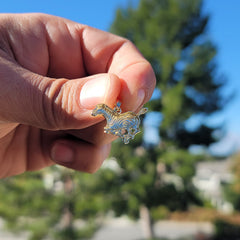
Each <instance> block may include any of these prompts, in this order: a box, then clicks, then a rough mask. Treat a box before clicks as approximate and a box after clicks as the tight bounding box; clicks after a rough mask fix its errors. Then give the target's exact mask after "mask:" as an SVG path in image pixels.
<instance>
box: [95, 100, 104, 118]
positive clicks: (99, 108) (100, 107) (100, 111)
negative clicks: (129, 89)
mask: <svg viewBox="0 0 240 240" xmlns="http://www.w3.org/2000/svg"><path fill="white" fill-rule="evenodd" d="M105 109H106V105H105V104H103V103H100V104H98V105H97V106H96V107H95V108H94V109H93V111H92V116H97V115H99V114H103V113H104V112H105Z"/></svg>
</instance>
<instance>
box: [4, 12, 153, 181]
mask: <svg viewBox="0 0 240 240" xmlns="http://www.w3.org/2000/svg"><path fill="white" fill-rule="evenodd" d="M154 87H155V76H154V72H153V70H152V68H151V66H150V64H149V63H148V62H147V61H146V60H145V59H144V57H143V56H142V55H141V54H140V53H139V51H138V50H137V49H136V47H135V46H134V45H133V44H132V43H131V42H130V41H128V40H127V39H124V38H121V37H119V36H116V35H112V34H110V33H107V32H103V31H100V30H97V29H94V28H91V27H89V26H86V25H81V24H78V23H75V22H72V21H69V20H66V19H62V18H58V17H54V16H50V15H44V14H18V15H15V14H0V178H3V177H7V176H12V175H16V174H20V173H23V172H25V171H32V170H38V169H41V168H44V167H47V166H50V165H52V164H55V163H57V164H60V165H63V166H66V167H69V168H72V169H76V170H79V171H85V172H94V171H96V170H97V169H98V168H99V167H100V166H101V164H102V162H103V160H104V159H105V158H106V157H107V156H108V154H109V151H110V145H111V142H112V141H113V140H114V139H115V138H114V137H113V136H111V135H108V134H104V131H103V127H104V125H105V123H104V122H103V117H100V116H99V117H93V116H91V111H92V109H94V107H95V106H96V104H98V103H105V104H107V105H109V106H111V107H113V106H114V105H115V103H116V102H117V100H120V101H121V103H122V109H123V111H127V110H131V111H138V110H139V109H140V108H141V107H142V106H143V104H144V103H146V102H147V101H148V100H149V99H150V97H151V95H152V92H153V89H154Z"/></svg>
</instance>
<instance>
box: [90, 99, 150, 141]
mask: <svg viewBox="0 0 240 240" xmlns="http://www.w3.org/2000/svg"><path fill="white" fill-rule="evenodd" d="M120 106H121V103H120V102H117V104H116V106H115V107H114V109H111V108H110V107H108V106H107V105H106V104H103V103H101V104H98V105H97V106H96V107H95V109H93V111H92V116H97V115H103V116H104V117H105V119H106V120H107V125H106V126H105V127H104V132H105V133H108V134H113V135H116V136H118V137H120V138H121V139H122V141H123V142H124V143H125V144H127V143H129V139H134V137H135V135H136V134H137V133H139V132H140V129H139V125H140V117H139V116H140V115H142V114H145V113H146V112H147V108H142V109H141V110H140V111H139V113H137V114H136V113H134V112H131V111H129V112H125V113H122V110H121V108H120Z"/></svg>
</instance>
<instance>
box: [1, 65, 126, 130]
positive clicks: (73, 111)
mask: <svg viewBox="0 0 240 240" xmlns="http://www.w3.org/2000/svg"><path fill="white" fill-rule="evenodd" d="M1 67H2V66H1V65H0V72H1ZM2 72H3V73H4V74H1V75H3V76H2V77H1V80H0V122H8V123H9V122H14V123H21V124H26V125H31V126H35V127H38V128H43V129H51V130H60V129H61V130H64V129H81V128H85V127H88V126H90V125H93V124H95V123H97V122H98V121H100V119H99V118H93V117H91V111H92V109H93V108H94V107H95V105H96V104H98V103H106V104H108V105H110V106H113V105H114V104H115V102H116V100H117V97H118V95H119V92H120V89H121V83H120V79H119V78H118V77H117V76H115V75H113V74H97V75H93V76H90V77H85V78H79V79H74V80H68V79H52V78H48V77H43V76H40V75H37V74H35V73H32V72H29V71H27V70H25V69H22V68H21V67H17V69H16V66H14V69H13V68H11V67H9V66H8V68H4V71H2Z"/></svg>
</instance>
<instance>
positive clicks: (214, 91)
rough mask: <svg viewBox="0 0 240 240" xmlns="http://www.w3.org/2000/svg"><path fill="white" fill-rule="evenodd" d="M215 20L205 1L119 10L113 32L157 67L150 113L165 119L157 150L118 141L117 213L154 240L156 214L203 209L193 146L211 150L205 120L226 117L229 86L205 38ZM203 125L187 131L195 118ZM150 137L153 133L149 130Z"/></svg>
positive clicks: (156, 0) (140, 142) (152, 0)
mask: <svg viewBox="0 0 240 240" xmlns="http://www.w3.org/2000/svg"><path fill="white" fill-rule="evenodd" d="M208 20H209V16H207V15H204V14H203V12H202V1H200V0H140V2H139V5H138V6H137V7H132V6H130V7H128V8H127V9H118V10H117V13H116V18H115V21H114V22H113V24H112V26H111V31H112V32H113V33H115V34H118V35H121V36H124V37H126V38H128V39H129V40H131V41H132V42H134V43H135V44H136V46H137V47H138V48H139V50H140V51H141V52H142V54H143V55H144V56H145V57H146V58H147V59H148V60H149V61H150V63H151V64H152V66H153V68H154V70H155V74H156V77H157V86H156V88H157V89H158V91H159V92H160V97H159V98H154V99H152V100H151V101H150V102H149V103H148V105H147V106H148V108H149V109H150V110H151V111H153V112H158V113H160V114H161V115H162V121H161V124H160V126H159V134H160V136H161V142H160V144H159V145H158V146H151V145H150V146H149V145H147V144H146V142H145V143H144V139H143V137H142V135H138V137H137V139H136V140H134V141H133V142H132V143H131V144H129V145H122V144H121V143H120V142H116V143H115V144H114V146H113V151H112V155H113V156H114V157H115V158H116V159H117V161H118V162H119V165H120V166H121V167H122V169H123V170H122V171H120V172H118V173H117V174H116V178H117V179H116V180H115V181H114V182H115V185H114V188H113V189H111V191H109V192H111V193H110V195H111V199H112V207H113V209H114V210H115V212H116V213H117V214H123V213H127V214H128V215H130V216H133V217H138V216H139V215H140V216H142V217H143V218H144V219H145V223H146V228H145V229H147V231H146V237H148V238H152V237H153V235H154V233H153V230H152V219H151V213H152V212H154V213H155V214H154V215H156V212H157V211H158V210H159V209H161V207H160V208H159V206H162V205H163V206H166V207H167V208H168V209H169V210H176V209H183V210H186V209H187V208H188V206H189V205H191V204H201V201H200V200H199V198H198V196H197V194H196V192H195V189H194V188H193V186H192V184H191V178H192V176H193V174H194V166H195V163H196V161H198V160H199V159H200V157H199V156H195V155H192V154H190V152H189V151H188V150H189V147H190V146H191V145H201V146H205V147H208V146H209V145H210V144H211V143H213V142H215V141H216V139H214V137H213V132H214V131H215V130H216V129H218V128H217V127H212V126H208V125H207V124H206V123H205V120H206V117H208V116H209V115H210V114H212V113H214V112H216V111H219V110H221V108H222V106H223V100H224V99H223V98H222V97H221V94H220V90H221V88H222V86H223V79H222V78H220V77H218V76H217V72H216V70H217V68H216V64H215V61H214V57H215V55H216V47H215V46H214V44H213V43H212V42H211V41H210V40H209V39H208V37H207V36H206V26H207V23H208ZM194 118H198V119H201V120H200V121H199V120H198V121H195V125H194V126H191V128H190V127H189V124H188V121H189V119H194ZM146 131H147V129H146Z"/></svg>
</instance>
